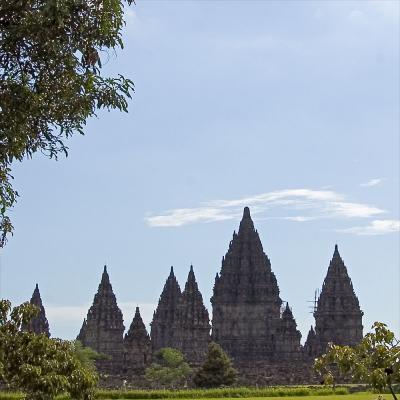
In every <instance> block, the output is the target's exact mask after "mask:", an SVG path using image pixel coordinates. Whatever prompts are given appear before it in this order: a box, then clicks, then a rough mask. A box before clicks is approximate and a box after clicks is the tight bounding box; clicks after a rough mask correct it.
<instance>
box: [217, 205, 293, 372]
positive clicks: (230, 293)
mask: <svg viewBox="0 0 400 400" xmlns="http://www.w3.org/2000/svg"><path fill="white" fill-rule="evenodd" d="M211 303H212V306H213V321H212V338H213V340H214V341H216V342H217V343H219V344H220V345H221V346H222V348H223V349H224V350H225V351H227V352H228V354H229V355H230V356H231V357H233V359H234V362H235V364H236V365H237V366H238V365H254V363H255V362H263V363H264V364H265V363H268V362H271V361H272V360H273V359H280V353H281V352H283V351H284V350H287V349H289V347H296V348H298V349H300V341H299V339H298V342H296V345H295V346H293V345H289V344H288V343H289V342H290V341H289V342H288V343H286V344H285V346H283V343H280V341H281V339H280V337H279V336H280V334H281V330H282V329H283V325H282V323H283V320H282V318H281V304H282V300H281V299H280V297H279V288H278V284H277V281H276V278H275V275H274V273H273V272H272V270H271V263H270V261H269V259H268V257H267V256H266V255H265V253H264V251H263V247H262V244H261V241H260V238H259V236H258V233H257V231H256V230H255V229H254V224H253V221H252V219H251V217H250V210H249V208H248V207H246V208H245V209H244V213H243V219H242V221H241V222H240V227H239V232H238V233H237V234H236V233H235V232H234V233H233V239H232V240H231V242H230V244H229V249H228V252H227V253H226V255H225V257H224V258H223V259H222V268H221V272H220V275H218V274H217V276H216V278H215V285H214V294H213V297H212V298H211ZM289 311H290V310H289ZM289 320H290V318H289V316H288V318H286V319H285V321H286V322H285V323H284V324H286V325H287V327H286V328H285V329H291V328H293V323H292V322H291V321H289ZM293 322H294V320H293ZM284 326H285V325H284ZM293 332H294V336H296V335H297V333H296V332H297V331H296V329H295V325H294V331H293ZM292 336H293V335H292ZM292 336H290V335H289V336H288V337H292ZM294 336H293V337H292V338H293V339H294ZM296 340H297V339H296ZM282 346H283V347H282Z"/></svg>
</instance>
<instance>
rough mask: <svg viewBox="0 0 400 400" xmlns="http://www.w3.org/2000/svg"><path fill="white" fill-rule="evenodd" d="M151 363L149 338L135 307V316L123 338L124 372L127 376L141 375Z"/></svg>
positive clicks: (137, 308)
mask: <svg viewBox="0 0 400 400" xmlns="http://www.w3.org/2000/svg"><path fill="white" fill-rule="evenodd" d="M150 361H151V343H150V336H149V334H148V333H147V330H146V327H145V325H144V323H143V320H142V317H141V316H140V311H139V307H136V311H135V316H134V317H133V320H132V323H131V325H130V327H129V330H128V333H127V334H126V335H125V338H124V370H125V373H126V374H127V375H128V376H132V375H135V374H141V373H143V372H144V370H145V369H146V367H148V366H149V365H150Z"/></svg>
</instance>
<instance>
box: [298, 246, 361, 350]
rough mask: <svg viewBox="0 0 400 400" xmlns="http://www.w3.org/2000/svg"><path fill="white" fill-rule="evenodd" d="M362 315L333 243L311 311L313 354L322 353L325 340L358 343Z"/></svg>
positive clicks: (340, 343)
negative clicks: (329, 258)
mask: <svg viewBox="0 0 400 400" xmlns="http://www.w3.org/2000/svg"><path fill="white" fill-rule="evenodd" d="M362 316H363V312H362V311H361V310H360V304H359V302H358V298H357V296H356V295H355V293H354V289H353V284H352V282H351V279H350V277H349V275H348V274H347V268H346V266H345V265H344V262H343V260H342V258H341V257H340V254H339V250H338V247H337V245H336V246H335V251H334V253H333V257H332V260H331V262H330V264H329V268H328V273H327V274H326V277H325V280H324V283H323V285H322V290H321V294H320V296H319V298H318V302H317V308H316V310H315V312H314V317H315V336H316V338H315V342H316V344H317V345H316V346H315V345H314V351H315V352H316V355H318V354H322V353H324V352H325V350H326V346H327V344H328V343H329V342H333V343H335V344H339V345H348V346H354V345H356V344H357V343H359V342H360V341H361V339H362V336H363V326H362ZM310 345H311V343H310ZM308 347H310V346H309V343H306V345H305V348H306V349H307V348H308ZM314 355H315V354H314Z"/></svg>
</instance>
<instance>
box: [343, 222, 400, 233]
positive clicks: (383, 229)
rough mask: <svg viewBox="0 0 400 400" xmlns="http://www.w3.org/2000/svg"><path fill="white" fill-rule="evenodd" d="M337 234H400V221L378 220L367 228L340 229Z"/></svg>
mask: <svg viewBox="0 0 400 400" xmlns="http://www.w3.org/2000/svg"><path fill="white" fill-rule="evenodd" d="M337 232H342V233H351V234H354V235H385V234H387V233H394V232H400V220H398V219H377V220H374V221H371V223H370V224H369V225H366V226H354V227H352V228H347V229H339V230H337Z"/></svg>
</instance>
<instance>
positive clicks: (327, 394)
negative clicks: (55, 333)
mask: <svg viewBox="0 0 400 400" xmlns="http://www.w3.org/2000/svg"><path fill="white" fill-rule="evenodd" d="M298 389H300V388H284V387H281V388H278V387H277V388H261V389H255V388H236V390H235V389H228V390H227V389H218V390H217V389H211V390H196V391H195V390H186V391H172V390H165V391H154V390H147V391H99V392H98V393H97V394H96V397H95V398H97V399H103V400H112V399H120V400H123V399H147V398H155V399H156V398H168V399H171V400H173V399H182V398H186V399H196V398H204V399H207V400H214V399H221V398H225V399H237V398H246V399H247V400H252V399H257V400H260V399H269V400H273V399H276V398H279V397H290V398H291V399H292V400H389V398H390V395H387V394H385V395H378V394H376V393H373V392H359V393H352V394H350V393H349V392H348V391H347V390H346V389H345V388H338V389H337V390H336V391H333V390H327V389H321V388H319V389H318V388H307V387H305V388H302V389H306V390H308V393H310V394H304V393H307V391H302V392H301V394H296V395H295V394H294V393H296V390H298ZM271 390H274V392H273V394H271ZM139 392H141V393H142V397H140V396H139V397H137V396H138V395H139ZM297 393H299V392H297ZM151 394H152V395H153V396H163V395H164V397H150V395H151ZM145 395H147V397H144V396H145ZM132 396H133V397H132ZM166 396H169V397H166ZM180 396H185V397H180ZM23 399H24V396H23V394H22V393H4V392H0V400H23ZM68 399H69V397H67V396H58V397H57V400H68Z"/></svg>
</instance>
